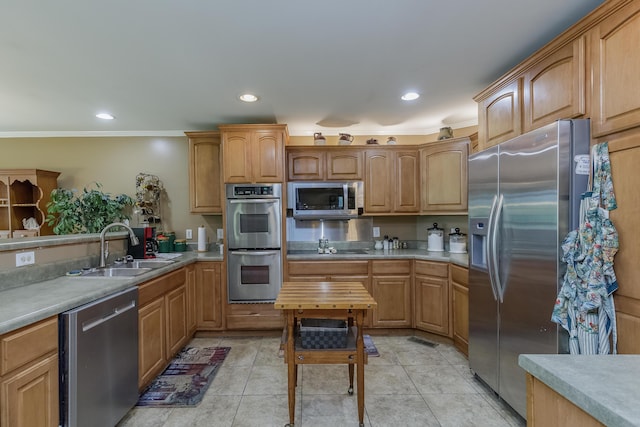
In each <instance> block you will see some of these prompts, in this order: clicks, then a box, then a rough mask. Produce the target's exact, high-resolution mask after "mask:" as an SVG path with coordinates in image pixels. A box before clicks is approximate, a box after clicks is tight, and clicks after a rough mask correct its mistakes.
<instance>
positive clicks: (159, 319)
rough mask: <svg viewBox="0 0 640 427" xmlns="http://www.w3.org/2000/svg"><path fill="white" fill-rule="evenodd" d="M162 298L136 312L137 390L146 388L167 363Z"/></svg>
mask: <svg viewBox="0 0 640 427" xmlns="http://www.w3.org/2000/svg"><path fill="white" fill-rule="evenodd" d="M165 328H166V327H165V305H164V297H159V298H156V299H155V300H153V301H151V302H150V303H149V304H146V305H145V306H143V307H140V310H139V311H138V336H139V338H138V339H139V341H140V345H139V347H138V351H139V354H138V388H139V389H142V388H143V387H144V386H146V385H147V384H148V383H149V382H150V381H151V380H152V379H153V378H154V377H155V376H156V375H157V374H158V373H160V371H161V370H162V369H163V368H164V366H165V364H166V363H167V357H166V346H165Z"/></svg>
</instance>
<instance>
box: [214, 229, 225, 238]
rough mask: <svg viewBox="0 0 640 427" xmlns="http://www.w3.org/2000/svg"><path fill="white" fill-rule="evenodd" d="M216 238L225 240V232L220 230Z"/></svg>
mask: <svg viewBox="0 0 640 427" xmlns="http://www.w3.org/2000/svg"><path fill="white" fill-rule="evenodd" d="M216 237H217V238H218V240H222V239H224V230H223V229H222V228H218V230H217V236H216Z"/></svg>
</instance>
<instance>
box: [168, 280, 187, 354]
mask: <svg viewBox="0 0 640 427" xmlns="http://www.w3.org/2000/svg"><path fill="white" fill-rule="evenodd" d="M165 300H166V304H167V360H169V359H171V358H172V357H173V356H174V355H175V354H176V353H178V351H179V350H180V349H181V348H182V346H183V345H184V344H185V343H186V342H187V340H188V339H189V335H188V334H187V287H186V285H182V286H180V287H178V288H176V289H174V290H172V291H171V292H169V293H167V295H166V296H165Z"/></svg>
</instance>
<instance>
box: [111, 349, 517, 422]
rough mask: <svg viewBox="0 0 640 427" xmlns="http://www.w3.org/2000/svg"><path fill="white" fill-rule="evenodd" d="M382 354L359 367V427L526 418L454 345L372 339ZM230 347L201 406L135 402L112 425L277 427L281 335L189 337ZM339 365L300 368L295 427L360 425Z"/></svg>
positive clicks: (282, 413)
mask: <svg viewBox="0 0 640 427" xmlns="http://www.w3.org/2000/svg"><path fill="white" fill-rule="evenodd" d="M373 340H374V343H375V345H376V347H377V348H378V351H379V352H380V357H370V358H369V364H368V365H367V366H366V367H365V418H364V421H365V423H364V424H365V426H371V427H387V426H403V427H409V426H416V427H418V426H419V427H426V426H443V427H445V426H455V427H464V426H482V427H484V426H487V427H489V426H490V427H500V426H506V427H508V426H517V427H521V426H524V425H525V422H524V420H523V419H522V418H520V417H519V416H518V415H517V414H516V413H515V412H513V410H511V408H509V407H508V406H506V405H505V404H504V403H503V402H501V401H499V400H498V399H497V398H496V397H495V394H494V393H493V392H492V391H490V390H488V389H487V388H486V387H484V386H483V385H482V384H481V383H479V382H478V381H477V380H476V379H475V378H474V377H473V376H472V374H471V372H470V371H469V364H468V362H467V359H466V358H465V357H464V355H462V354H461V353H460V352H458V351H457V350H456V349H455V348H454V347H452V346H450V345H447V344H442V343H441V344H438V346H436V347H430V346H427V345H424V344H421V343H418V342H414V341H412V340H409V339H408V337H406V336H394V337H388V336H374V337H373ZM194 342H197V343H198V345H204V346H229V347H231V351H230V352H229V354H228V355H227V358H226V360H225V361H224V363H223V364H222V366H221V368H220V370H219V371H218V373H217V374H216V377H215V379H214V380H213V382H212V383H211V386H210V388H209V390H208V391H207V393H206V395H205V396H204V398H203V400H202V402H201V403H200V405H198V406H197V407H194V408H172V409H161V408H146V407H135V408H133V409H132V410H131V411H130V412H129V413H128V414H127V416H126V417H125V418H124V419H123V420H122V421H121V422H120V423H119V424H118V427H147V426H148V427H182V426H185V427H186V426H189V427H192V426H207V427H226V426H232V427H253V426H255V427H269V426H274V427H282V426H284V425H285V424H287V423H288V421H289V415H288V414H289V412H288V403H287V369H286V365H285V364H284V361H283V359H282V358H280V357H278V349H279V346H280V339H279V338H262V337H259V338H245V337H243V338H227V337H224V338H194ZM347 388H348V379H347V367H346V366H345V365H304V366H302V369H301V370H300V371H299V377H298V387H297V389H296V393H297V397H296V420H295V421H296V422H295V425H296V426H301V427H315V426H317V427H337V426H345V427H346V426H358V410H357V398H356V395H355V394H354V395H353V396H349V395H348V394H347Z"/></svg>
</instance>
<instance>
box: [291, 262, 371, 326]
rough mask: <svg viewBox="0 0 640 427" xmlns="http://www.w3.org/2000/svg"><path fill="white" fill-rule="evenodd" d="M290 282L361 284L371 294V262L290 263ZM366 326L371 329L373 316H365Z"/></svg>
mask: <svg viewBox="0 0 640 427" xmlns="http://www.w3.org/2000/svg"><path fill="white" fill-rule="evenodd" d="M287 280H288V281H290V282H323V281H324V282H361V283H362V284H363V285H364V287H365V289H366V290H367V291H368V292H369V294H371V281H370V280H369V261H368V260H365V261H362V260H360V261H333V262H328V261H312V262H309V261H289V262H288V263H287ZM363 324H364V326H365V327H371V316H370V315H368V314H365V318H364V323H363Z"/></svg>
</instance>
